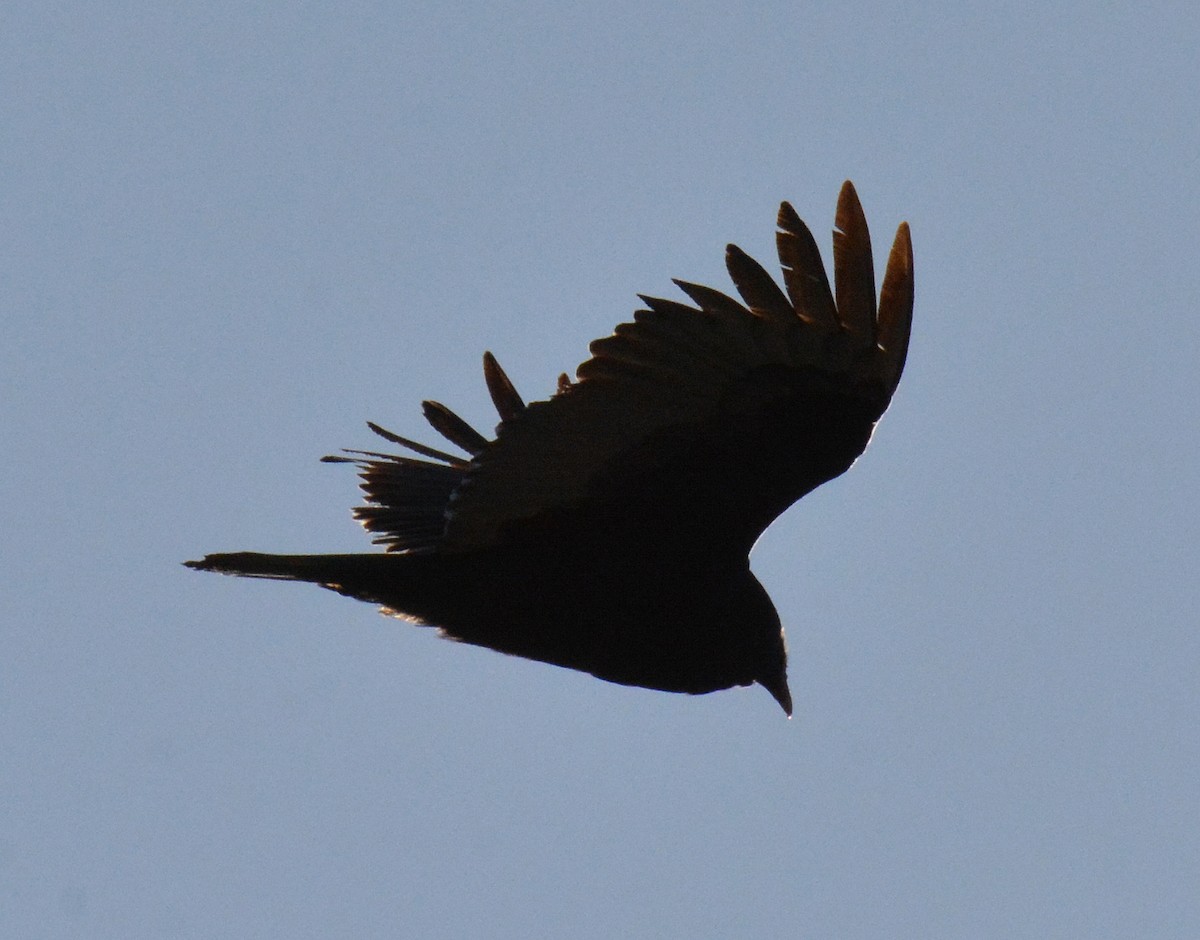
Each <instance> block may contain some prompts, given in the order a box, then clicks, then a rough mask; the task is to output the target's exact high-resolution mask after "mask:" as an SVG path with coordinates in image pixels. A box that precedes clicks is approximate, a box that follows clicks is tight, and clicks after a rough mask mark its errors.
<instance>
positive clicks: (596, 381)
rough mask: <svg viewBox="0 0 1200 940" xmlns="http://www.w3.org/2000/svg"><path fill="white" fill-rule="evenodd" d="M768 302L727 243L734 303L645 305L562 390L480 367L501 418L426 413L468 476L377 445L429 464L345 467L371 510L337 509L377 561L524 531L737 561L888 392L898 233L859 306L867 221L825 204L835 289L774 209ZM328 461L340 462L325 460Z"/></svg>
mask: <svg viewBox="0 0 1200 940" xmlns="http://www.w3.org/2000/svg"><path fill="white" fill-rule="evenodd" d="M777 245H778V251H779V259H780V262H781V264H782V268H783V282H784V289H780V287H779V286H778V285H777V284H776V283H775V281H774V280H772V278H771V277H770V275H768V274H767V272H766V271H765V270H763V268H762V267H761V266H760V265H759V264H758V263H757V262H755V261H754V260H752V259H751V258H750V257H749V256H747V255H746V254H744V253H743V252H742V251H741V250H739V249H738V248H737V247H735V246H733V245H730V246H729V248H728V249H727V252H726V265H727V267H728V269H729V274H730V277H731V278H732V280H733V282H734V285H735V286H736V288H737V290H738V293H739V294H740V295H741V297H742V300H743V301H744V303H739V302H738V301H736V300H734V299H733V298H732V297H729V296H727V295H725V294H723V293H721V292H719V291H716V290H713V289H711V288H707V287H702V286H700V285H697V284H690V283H687V282H683V281H676V284H678V286H679V287H680V288H681V289H682V290H683V292H684V293H685V294H687V295H688V297H689V298H690V299H691V300H692V301H693V303H694V304H695V306H688V305H685V304H682V303H678V302H676V301H672V300H663V299H659V298H653V297H643V298H642V299H643V301H644V302H645V304H646V308H645V309H643V310H639V311H637V312H636V313H635V314H634V321H633V322H632V323H622V324H621V325H619V326H618V327H617V328H616V330H615V331H614V333H613V334H612V335H611V336H608V337H605V338H604V339H600V340H596V341H595V342H593V343H592V344H591V348H590V352H591V354H592V355H591V358H589V359H588V360H587V361H585V362H584V363H583V364H581V365H580V366H579V368H578V370H577V373H576V375H577V381H575V382H570V381H568V380H567V379H566V378H565V377H564V378H563V379H560V382H559V389H558V392H557V393H556V394H555V395H554V396H553V397H552V398H551V399H549V400H548V401H541V402H533V403H531V404H529V405H528V406H526V405H525V404H524V403H523V402H522V400H521V399H520V397H519V396H518V395H517V393H516V391H515V390H514V389H513V387H512V385H511V383H509V382H508V379H507V377H506V376H504V373H503V372H502V371H501V370H500V367H499V366H498V365H497V364H496V362H495V360H494V359H492V358H491V357H490V355H489V356H487V357H485V363H484V371H485V377H486V379H487V383H488V387H489V390H490V391H491V394H492V398H493V401H494V402H495V403H496V407H497V410H498V411H499V413H500V416H501V419H502V420H501V423H500V425H499V427H498V428H497V437H496V440H494V441H488V440H487V439H486V438H484V437H483V436H482V435H480V434H478V433H477V432H476V431H474V430H473V429H471V428H470V427H468V426H467V425H466V424H465V423H464V422H463V421H462V420H461V419H459V418H458V417H457V416H455V415H454V414H453V413H452V412H450V411H449V410H448V409H446V408H445V407H444V406H442V405H439V404H437V403H434V402H426V404H425V413H426V417H427V418H428V419H429V420H430V422H431V423H432V424H433V425H434V427H435V428H437V429H438V430H439V431H440V432H441V433H442V434H443V435H444V436H445V437H447V438H448V439H449V440H451V441H452V442H453V443H455V444H457V445H459V446H460V447H462V448H463V449H464V450H466V451H467V452H468V453H469V454H471V458H470V460H469V461H464V460H462V459H460V458H456V457H453V456H451V455H448V454H443V453H440V452H438V451H432V450H430V449H429V448H424V447H422V446H420V445H415V446H414V445H413V444H412V442H409V441H407V440H404V439H402V438H397V437H395V436H394V435H390V434H388V432H381V433H383V434H384V435H385V436H387V437H389V439H391V440H393V441H395V442H396V443H400V444H402V445H404V446H406V447H408V448H409V449H412V450H416V451H417V452H418V453H420V454H422V455H423V456H426V457H431V458H432V459H433V461H434V462H432V463H431V462H428V461H419V460H415V459H413V458H409V457H389V456H387V455H381V454H360V455H359V457H358V458H355V459H356V460H357V462H358V463H359V464H360V466H361V467H362V469H363V479H364V484H363V488H364V490H365V491H366V493H367V497H368V500H369V501H370V502H371V503H372V505H371V506H366V507H362V508H361V509H359V510H357V511H356V514H358V516H359V518H360V519H361V520H362V521H363V522H364V524H366V525H367V527H368V528H369V529H372V530H373V531H375V532H378V533H381V534H382V537H381V538H380V539H379V540H380V541H383V542H385V543H387V544H389V547H390V548H391V549H393V550H396V549H399V550H410V551H411V550H422V549H430V548H437V549H439V550H442V551H467V550H471V549H475V548H482V547H487V546H494V545H497V544H500V543H502V542H504V541H506V540H511V539H513V538H521V537H523V536H530V535H532V536H533V537H538V536H539V535H545V534H550V533H554V534H556V535H557V536H558V537H559V538H563V537H569V538H577V539H592V540H595V539H603V538H611V539H614V540H618V541H619V542H620V543H621V544H626V545H629V544H632V545H634V546H638V547H641V548H643V549H644V550H647V551H651V550H662V549H670V550H674V551H678V550H686V549H687V548H688V547H689V546H695V547H696V550H697V551H698V552H699V551H703V550H705V549H706V547H709V548H711V546H712V545H713V544H714V543H716V542H721V543H725V544H727V545H728V546H730V547H731V548H734V549H736V550H739V551H749V548H750V547H751V545H752V544H753V542H754V540H755V539H756V538H757V537H758V535H759V534H760V533H761V532H762V530H763V529H765V528H766V526H767V525H769V524H770V522H771V520H772V519H774V518H775V517H776V516H777V515H778V514H779V513H781V512H782V511H783V510H784V509H786V508H787V507H788V506H789V505H791V503H793V502H794V501H795V500H797V499H799V498H800V497H801V496H803V495H804V494H805V493H807V492H809V491H810V490H812V489H813V488H815V487H816V486H819V485H820V484H821V483H823V482H825V481H826V480H829V479H831V478H833V477H835V476H837V475H838V474H840V473H842V472H843V471H844V470H846V469H847V468H848V467H849V466H850V464H851V463H853V461H854V460H855V459H856V458H857V457H858V456H859V454H861V453H862V451H863V450H864V449H865V447H866V445H867V442H868V441H869V439H870V435H871V432H872V429H873V428H874V425H875V423H876V421H878V419H879V417H880V416H881V415H882V414H883V412H884V410H885V409H886V408H887V405H888V403H889V401H890V400H891V397H892V393H893V392H894V391H895V388H896V385H897V383H898V382H899V379H900V374H901V371H902V370H903V367H904V359H905V355H906V352H907V347H908V338H909V330H910V324H911V319H912V306H913V265H912V245H911V241H910V238H909V231H908V226H907V225H906V224H902V225H901V226H900V229H899V231H898V232H897V234H896V239H895V243H894V245H893V247H892V251H891V255H890V257H889V259H888V265H887V271H886V274H885V277H884V282H883V287H882V290H881V292H880V298H879V305H878V309H877V308H876V298H875V278H874V265H873V260H872V256H871V243H870V236H869V234H868V231H867V224H866V220H865V218H864V216H863V212H862V207H861V206H860V204H859V201H858V197H857V195H856V193H855V191H854V187H853V186H852V185H851V184H850V183H849V182H847V183H846V184H845V185H844V186H843V187H842V191H841V195H840V197H839V200H838V209H837V217H836V229H835V232H834V252H833V261H834V284H835V290H833V291H831V290H830V285H829V281H828V278H827V277H826V275H825V270H824V267H823V265H822V263H821V257H820V253H819V251H818V249H817V246H816V242H815V241H814V240H813V237H812V234H811V233H810V232H809V230H808V228H807V227H806V226H805V225H804V223H803V222H802V221H801V220H800V219H799V217H798V216H797V215H796V213H795V211H794V210H793V209H792V207H791V206H790V205H788V204H787V203H784V204H783V205H782V206H781V208H780V210H779V217H778V231H777ZM342 459H345V458H342Z"/></svg>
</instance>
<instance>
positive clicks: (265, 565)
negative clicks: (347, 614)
mask: <svg viewBox="0 0 1200 940" xmlns="http://www.w3.org/2000/svg"><path fill="white" fill-rule="evenodd" d="M412 561H414V559H413V558H411V557H409V556H406V555H383V554H378V555H369V554H367V555H364V554H359V555H267V554H262V553H260V552H228V553H222V554H218V555H205V556H204V557H203V558H201V559H200V560H199V561H185V562H184V565H186V566H187V567H188V568H195V569H196V570H197V571H216V572H219V573H221V574H233V575H238V576H240V577H244V578H271V579H275V580H279V581H307V582H309V583H311V584H319V585H320V586H321V587H324V588H329V590H331V591H337V592H338V593H339V594H345V595H347V596H348V597H356V598H358V599H359V600H364V601H370V602H372V603H377V604H385V605H388V606H392V605H394V604H395V602H396V600H397V599H398V596H403V595H404V594H405V593H406V591H405V587H406V584H408V583H411V581H412V578H411V575H410V573H409V572H410V563H411V562H412Z"/></svg>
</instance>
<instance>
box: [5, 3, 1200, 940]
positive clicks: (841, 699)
mask: <svg viewBox="0 0 1200 940" xmlns="http://www.w3.org/2000/svg"><path fill="white" fill-rule="evenodd" d="M1196 9H1197V8H1195V7H1194V6H1193V5H1191V4H1185V3H1160V4H1154V3H1150V4H1144V3H1143V4H1136V5H1135V4H1091V3H1064V4H1050V5H1044V4H1033V3H1005V2H1000V3H990V4H986V5H985V4H926V5H913V4H885V3H853V2H851V3H846V2H842V3H821V4H801V3H775V2H767V3H761V4H757V5H754V6H746V7H745V8H743V9H740V10H739V9H738V8H737V7H736V5H735V6H733V7H731V6H730V5H728V4H716V3H708V2H700V3H687V4H683V3H677V4H672V3H658V2H645V0H643V2H639V3H624V2H620V3H607V4H598V5H585V4H574V5H572V4H560V3H544V2H543V3H518V4H459V3H452V2H437V3H423V2H405V3H400V4H371V3H355V2H350V3H337V4H332V3H303V4H266V5H262V4H259V5H246V4H238V3H227V2H213V3H206V4H201V5H178V4H176V5H172V4H161V3H157V4H156V3H136V2H131V3H98V4H80V3H72V2H66V3H58V4H53V3H30V2H21V0H17V2H11V3H8V4H6V5H5V9H4V12H3V13H0V76H2V78H3V88H4V92H3V95H2V96H0V118H2V121H3V125H2V130H3V140H4V144H3V147H2V149H0V161H2V163H0V176H2V178H3V183H2V185H0V200H2V206H3V219H4V224H3V226H0V240H2V241H3V251H2V252H0V293H2V298H0V299H2V311H3V318H4V324H5V330H4V334H5V340H4V342H3V343H2V344H0V435H2V436H0V443H2V448H3V450H2V452H3V459H4V474H3V483H0V496H2V506H0V509H2V512H3V530H4V536H5V537H4V539H3V543H2V545H0V559H2V571H3V577H2V581H3V584H2V585H0V599H2V603H0V637H2V647H0V754H2V757H0V795H2V798H0V803H2V808H0V819H2V820H3V825H2V827H0V934H3V935H4V936H6V937H30V938H32V937H46V938H59V937H62V938H78V937H87V938H108V937H112V938H141V937H147V938H162V937H181V938H192V937H196V938H204V937H219V936H227V937H299V938H305V937H313V938H317V937H337V936H345V937H351V936H353V937H364V938H374V937H405V936H411V937H423V938H439V937H466V936H490V937H500V938H510V937H511V938H527V937H568V936H569V937H580V938H609V937H632V938H642V937H646V938H650V937H654V938H658V937H690V938H697V937H699V938H707V937H713V938H717V937H736V936H774V937H801V936H809V937H839V938H858V937H862V938H876V937H901V938H903V937H913V938H923V937H955V938H957V937H964V938H991V937H997V938H1011V937H1031V938H1032V937H1036V938H1055V937H1089V938H1096V937H1132V936H1138V937H1156V938H1158V937H1180V938H1185V937H1186V938H1192V937H1195V936H1198V935H1200V799H1198V798H1197V793H1198V790H1200V740H1198V731H1197V729H1198V727H1200V683H1198V680H1197V675H1198V667H1200V635H1198V631H1197V621H1198V620H1200V603H1198V599H1197V593H1198V589H1197V583H1198V581H1200V578H1198V571H1197V568H1198V564H1197V557H1198V555H1197V550H1196V547H1195V545H1196V537H1197V532H1198V531H1200V512H1198V510H1197V499H1196V495H1195V493H1196V483H1197V479H1198V477H1200V466H1198V463H1200V461H1198V460H1197V457H1198V453H1200V448H1198V445H1197V438H1198V432H1200V420H1198V419H1197V416H1196V403H1197V398H1198V396H1200V382H1198V380H1197V377H1196V375H1197V373H1196V368H1197V365H1196V364H1197V361H1198V359H1200V316H1198V313H1197V311H1198V310H1200V290H1198V289H1197V282H1196V273H1197V269H1198V267H1200V264H1198V261H1200V252H1198V250H1197V246H1198V245H1200V107H1198V105H1197V89H1198V88H1200V64H1198V62H1200V60H1198V58H1197V53H1196V48H1197V37H1198V36H1200V12H1196ZM845 178H850V179H853V180H854V181H855V183H856V184H857V186H858V191H859V194H860V196H861V198H862V201H863V205H864V207H865V210H866V213H867V218H868V220H869V222H870V224H871V225H872V228H873V231H874V234H875V238H876V245H877V261H879V262H880V267H881V266H882V259H883V255H884V252H885V250H886V246H887V245H888V244H889V243H890V240H891V236H892V233H893V232H894V231H895V227H896V225H897V224H898V223H899V222H900V221H901V220H903V219H907V220H908V221H909V222H910V223H911V225H912V229H913V241H914V245H915V253H916V277H917V304H916V320H915V328H914V334H913V342H912V349H911V352H910V357H909V365H908V369H907V373H906V375H905V377H904V381H903V382H902V384H901V386H900V390H899V392H898V393H897V395H896V398H895V400H894V402H893V405H892V408H891V410H890V411H889V412H888V414H887V415H886V416H885V418H884V420H883V422H882V424H881V425H880V427H879V430H878V432H877V433H876V435H875V439H874V441H873V443H872V446H871V448H870V449H869V450H868V452H867V454H866V456H865V457H864V458H863V459H862V460H861V461H860V462H859V463H858V464H857V465H856V466H855V467H854V468H853V469H852V470H851V471H850V472H849V473H847V474H846V475H845V476H843V477H841V478H839V479H838V480H836V481H834V482H833V483H830V484H828V485H826V486H824V487H822V488H821V489H820V490H819V491H817V492H816V493H814V494H812V495H811V496H810V497H808V498H806V499H805V500H803V501H802V503H800V504H799V505H798V506H796V507H794V508H793V509H792V510H791V511H790V512H788V513H787V514H786V515H785V516H784V517H783V518H781V519H780V520H779V521H778V522H777V523H776V524H775V525H774V526H773V527H772V528H771V529H770V531H769V532H768V533H767V534H766V535H765V536H764V538H763V539H762V540H761V541H760V542H759V544H758V546H757V547H756V549H755V552H754V555H753V558H752V564H753V567H754V570H755V572H756V573H757V574H758V576H759V578H760V579H761V580H762V581H763V582H764V583H765V585H766V586H767V588H768V590H769V591H770V592H771V594H772V596H773V598H774V600H775V602H776V605H777V607H778V608H779V611H780V614H781V616H782V618H783V621H784V623H785V624H786V626H787V628H788V637H789V643H790V649H791V655H792V665H791V684H792V690H793V694H794V696H795V700H796V717H795V718H794V719H793V720H792V721H787V720H785V719H784V717H783V715H782V714H781V712H780V710H779V708H778V706H777V705H776V704H775V703H774V702H773V701H772V700H771V698H770V697H769V696H768V695H767V694H766V693H765V692H764V691H763V690H762V689H758V688H754V689H745V690H734V691H730V692H724V693H719V694H715V695H710V696H704V697H700V698H690V697H686V696H676V695H669V694H665V693H656V692H650V691H645V690H640V689H628V688H622V687H618V686H615V685H610V684H607V683H604V682H600V681H598V680H595V679H593V678H591V677H589V676H585V675H582V674H577V673H573V672H569V671H566V670H561V669H556V668H553V667H550V666H545V665H541V664H536V663H529V662H525V661H521V660H516V659H511V658H507V657H503V656H500V655H498V654H495V653H492V652H489V651H486V650H479V649H473V648H469V647H464V646H460V645H456V644H452V643H448V642H445V641H442V640H439V639H438V638H437V637H436V636H435V635H434V634H433V633H432V632H430V631H423V630H419V629H417V628H414V627H411V626H409V625H406V624H403V623H400V622H398V621H394V620H388V619H385V618H383V617H380V616H378V615H377V614H376V613H375V612H374V611H373V610H372V609H371V608H370V607H368V606H367V605H363V604H356V603H354V602H351V601H349V600H346V599H344V598H340V597H337V596H335V595H333V594H329V593H327V592H323V591H320V590H317V589H315V588H310V587H307V586H300V585H289V584H274V583H264V582H251V581H238V580H234V579H229V578H219V577H215V576H211V575H201V574H197V573H194V572H191V571H188V570H186V569H184V568H182V567H181V566H180V565H179V562H180V561H182V560H184V559H187V558H195V557H198V555H200V554H202V553H204V552H209V551H219V550H237V549H257V550H268V551H358V550H368V549H369V543H368V540H367V539H366V537H365V536H364V534H363V533H362V532H361V531H360V530H359V529H358V527H357V526H356V525H355V524H354V523H353V521H352V520H351V518H350V515H349V512H348V510H349V507H350V506H351V505H353V504H354V503H355V502H356V496H357V490H356V485H355V484H356V481H355V479H354V476H353V473H352V471H351V470H350V469H348V468H345V467H337V466H333V467H330V466H323V465H321V464H319V463H318V462H317V458H318V457H320V456H321V455H322V454H325V453H328V452H330V451H332V450H335V449H336V448H338V447H343V446H345V447H356V446H359V447H361V446H375V441H374V440H373V439H372V436H371V435H370V433H369V432H368V431H367V429H366V427H365V424H364V422H365V421H366V420H368V419H370V420H375V421H378V422H381V423H383V424H384V425H385V426H388V427H390V428H392V429H393V430H395V431H396V432H397V433H400V434H404V435H407V436H412V437H420V438H421V439H423V440H427V441H429V442H433V441H434V440H435V435H433V433H432V432H431V431H429V430H428V429H426V428H424V427H423V422H422V420H421V417H420V414H419V402H420V400H421V399H422V398H426V397H430V398H435V399H438V400H441V401H444V402H446V403H447V404H448V405H450V406H451V407H453V408H455V409H456V410H459V411H460V413H462V414H463V415H464V416H465V417H467V418H468V419H469V420H471V421H472V422H473V423H477V424H479V425H481V426H484V427H488V426H490V425H491V424H492V423H493V421H494V419H493V418H492V417H491V415H490V407H489V404H488V401H487V396H486V392H485V390H484V385H483V380H482V375H481V372H480V358H479V357H480V354H481V353H482V352H483V350H484V349H491V350H492V351H494V352H495V353H496V355H497V356H498V358H499V359H500V361H501V362H502V363H503V365H504V366H505V368H506V369H507V370H508V372H509V374H510V375H511V377H512V379H513V380H514V382H515V383H516V385H517V387H518V389H519V390H520V391H521V392H522V393H523V394H524V395H525V396H526V397H527V398H539V397H545V396H546V395H547V394H549V393H550V392H551V391H552V390H553V387H554V380H555V377H556V376H557V374H558V373H559V372H560V371H563V370H566V369H573V368H574V366H575V364H576V363H578V362H579V361H580V360H581V359H582V358H584V356H585V355H586V344H587V342H588V341H589V340H591V339H593V338H595V337H598V336H602V335H605V334H607V333H608V332H609V331H610V330H611V328H612V327H613V326H614V325H615V324H616V323H617V322H619V321H621V320H626V319H628V318H629V316H630V314H631V313H632V310H633V309H634V307H635V305H636V298H635V294H636V293H637V292H644V293H652V294H659V295H664V296H678V295H677V294H676V293H675V290H674V288H673V286H672V285H671V283H670V278H671V277H681V278H686V279H688V280H693V281H700V282H702V283H708V284H712V285H713V286H715V287H719V288H723V289H724V288H727V287H728V280H727V278H726V276H725V274H724V271H723V265H722V254H723V247H724V245H725V243H726V242H728V241H734V242H737V243H738V244H739V245H740V246H741V247H743V248H744V249H746V250H747V251H748V252H750V253H751V254H752V255H754V256H756V257H758V258H759V259H760V260H763V261H764V262H769V264H768V267H774V259H773V224H774V214H775V210H776V207H777V205H778V202H779V201H780V200H781V199H788V200H790V201H792V202H793V204H794V205H795V207H796V209H797V211H798V212H799V213H800V215H801V216H802V217H803V218H804V219H805V220H807V221H808V222H809V223H810V225H811V227H812V229H813V231H814V233H816V234H817V236H818V241H819V243H820V244H821V246H822V249H823V250H824V251H825V253H826V257H828V246H829V230H830V228H831V225H832V221H833V211H834V205H835V200H836V195H837V190H838V186H839V185H840V184H841V182H842V180H843V179H845Z"/></svg>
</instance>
